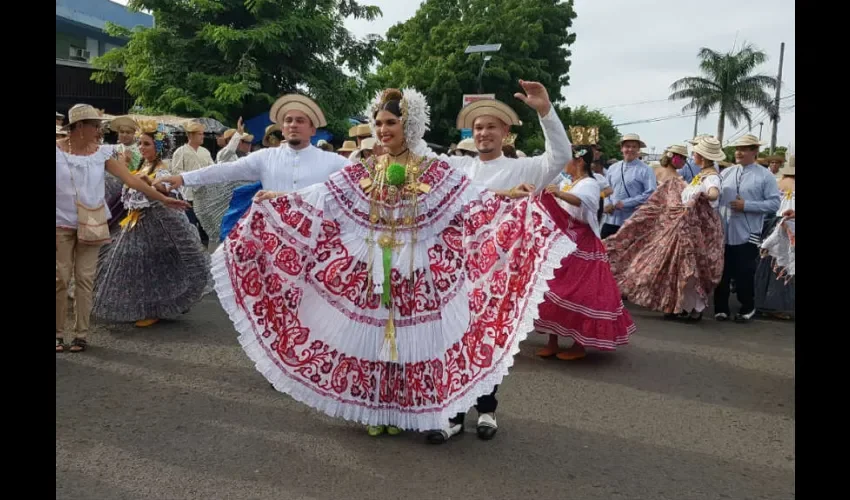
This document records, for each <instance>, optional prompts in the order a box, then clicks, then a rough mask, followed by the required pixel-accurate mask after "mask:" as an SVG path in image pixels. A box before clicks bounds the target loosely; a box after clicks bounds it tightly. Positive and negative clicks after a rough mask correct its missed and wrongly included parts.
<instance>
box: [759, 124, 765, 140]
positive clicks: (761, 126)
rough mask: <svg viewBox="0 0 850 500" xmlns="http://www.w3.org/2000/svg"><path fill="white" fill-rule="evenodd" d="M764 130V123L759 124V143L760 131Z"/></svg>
mask: <svg viewBox="0 0 850 500" xmlns="http://www.w3.org/2000/svg"><path fill="white" fill-rule="evenodd" d="M763 128H764V122H759V142H761V129H763Z"/></svg>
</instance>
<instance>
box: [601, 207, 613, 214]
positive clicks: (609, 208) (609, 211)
mask: <svg viewBox="0 0 850 500" xmlns="http://www.w3.org/2000/svg"><path fill="white" fill-rule="evenodd" d="M602 211H603V212H605V213H606V214H613V213H614V205H605V208H603V209H602Z"/></svg>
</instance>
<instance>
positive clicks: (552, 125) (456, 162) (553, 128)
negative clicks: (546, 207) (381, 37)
mask: <svg viewBox="0 0 850 500" xmlns="http://www.w3.org/2000/svg"><path fill="white" fill-rule="evenodd" d="M520 85H521V86H522V88H523V90H524V91H525V94H522V93H516V94H514V97H516V98H517V99H519V100H521V101H523V102H525V103H526V104H527V105H529V106H530V107H532V108H534V109H535V110H536V111H537V115H538V118H539V120H540V125H541V128H542V129H543V137H544V139H545V140H546V151H544V152H543V154H541V155H539V156H533V157H526V158H508V157H506V156H504V155H503V154H502V142H503V141H504V139H505V137H507V136H508V134H510V127H511V126H514V125H522V122H520V120H519V116H518V115H517V114H516V112H515V111H514V110H513V109H511V107H510V106H508V105H507V104H505V103H503V102H500V101H497V100H494V99H482V100H480V101H475V102H473V103H472V104H470V105H468V106H466V107H465V108H463V109H462V110H461V112H460V114H459V115H458V117H457V124H456V126H457V128H458V129H462V128H471V129H472V139H473V141H475V148H476V149H477V150H478V156H477V157H475V158H472V157H468V156H443V157H442V158H443V159H444V160H446V161H447V162H448V163H450V164H451V165H452V166H454V167H455V168H462V169H464V170H465V171H466V175H467V176H469V178H470V179H471V180H472V181H474V182H479V183H481V184H483V185H485V186H486V187H487V188H489V189H492V190H507V189H511V188H513V187H515V186H517V185H519V184H526V185H527V187H532V186H533V188H534V190H536V191H542V190H543V189H544V188H545V187H546V186H548V185H549V184H551V183H552V181H553V180H554V179H555V178H556V177H558V175H559V174H560V173H561V171H562V170H563V168H564V166H565V165H566V164H567V162H568V161H570V158H571V155H572V146H571V145H570V140H569V138H568V137H567V132H566V130H565V129H564V124H563V123H561V119H560V118H559V117H558V114H557V113H556V112H555V109H554V107H553V106H552V103H551V101H549V93H548V92H547V91H546V88H545V87H544V86H543V85H541V84H540V83H538V82H526V81H522V80H521V81H520Z"/></svg>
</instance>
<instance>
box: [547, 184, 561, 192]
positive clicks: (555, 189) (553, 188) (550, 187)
mask: <svg viewBox="0 0 850 500" xmlns="http://www.w3.org/2000/svg"><path fill="white" fill-rule="evenodd" d="M558 191H560V189H558V186H556V185H555V184H549V185H548V186H546V192H547V193H549V194H556V193H557V192H558Z"/></svg>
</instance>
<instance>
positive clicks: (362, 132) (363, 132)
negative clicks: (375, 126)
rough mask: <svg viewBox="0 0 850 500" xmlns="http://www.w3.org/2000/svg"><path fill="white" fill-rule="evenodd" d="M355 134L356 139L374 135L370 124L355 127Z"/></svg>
mask: <svg viewBox="0 0 850 500" xmlns="http://www.w3.org/2000/svg"><path fill="white" fill-rule="evenodd" d="M354 133H355V134H357V135H356V136H354V137H370V136H371V135H372V127H370V126H369V124H368V123H361V124H360V125H358V126H357V127H355V130H354Z"/></svg>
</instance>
